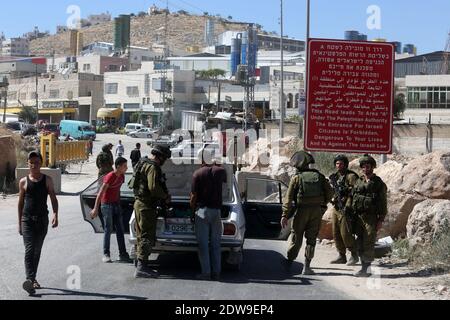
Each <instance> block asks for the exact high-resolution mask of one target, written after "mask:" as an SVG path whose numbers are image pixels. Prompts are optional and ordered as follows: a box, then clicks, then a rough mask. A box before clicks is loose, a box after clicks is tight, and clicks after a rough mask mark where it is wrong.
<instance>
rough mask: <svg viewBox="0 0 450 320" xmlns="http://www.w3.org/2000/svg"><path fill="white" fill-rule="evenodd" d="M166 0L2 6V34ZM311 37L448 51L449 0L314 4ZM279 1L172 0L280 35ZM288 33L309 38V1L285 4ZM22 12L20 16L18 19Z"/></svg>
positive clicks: (45, 0) (24, 1) (175, 6)
mask: <svg viewBox="0 0 450 320" xmlns="http://www.w3.org/2000/svg"><path fill="white" fill-rule="evenodd" d="M153 3H155V4H156V5H157V6H165V3H166V1H165V0H150V1H144V0H128V1H124V0H114V1H113V0H57V1H54V0H52V1H50V0H39V1H36V0H16V1H2V8H1V11H0V32H1V31H3V32H5V34H6V36H7V37H12V36H20V35H22V34H23V33H24V32H27V31H31V30H32V29H33V28H34V26H38V27H39V28H40V29H41V30H49V31H51V32H52V33H54V32H55V28H56V25H57V24H62V25H65V24H66V21H67V19H68V18H69V14H67V13H66V11H67V8H68V7H69V6H70V5H78V6H79V7H80V9H81V16H82V17H86V16H87V15H89V14H92V13H100V12H106V11H109V12H111V13H112V14H113V16H116V15H119V14H121V13H132V12H133V13H137V12H139V11H147V8H148V7H149V6H151V5H152V4H153ZM311 3H312V7H311V37H316V38H334V39H341V38H343V35H344V31H345V30H358V31H360V32H362V33H365V34H367V35H368V36H369V39H372V38H378V37H379V38H387V39H388V40H390V41H400V42H402V43H403V44H406V43H414V44H415V45H416V46H417V47H418V51H419V53H427V52H430V51H437V50H443V49H444V47H445V43H446V39H447V33H448V31H449V30H450V1H448V0H427V1H417V0H369V1H367V0H339V1H332V0H311ZM279 4H280V1H279V0H226V1H224V0H219V1H217V0H169V8H170V10H171V11H178V10H181V9H183V10H186V11H189V12H192V13H198V14H201V13H202V12H204V11H206V12H209V13H210V14H214V15H215V14H221V15H222V16H223V17H227V16H232V17H233V18H234V19H236V20H239V21H246V22H255V23H258V24H261V25H262V26H264V28H265V29H266V30H267V31H279V29H280V28H279V24H278V21H279V11H280V10H279ZM370 5H377V6H379V8H380V10H381V29H380V30H368V28H367V24H366V21H367V19H368V18H369V15H368V14H367V13H366V11H367V8H368V7H369V6H370ZM284 6H285V34H287V35H288V36H290V37H296V38H300V39H304V38H305V34H306V31H305V30H306V26H305V25H306V22H305V20H306V18H305V17H306V15H305V7H306V0H284ZM19 13H20V14H19Z"/></svg>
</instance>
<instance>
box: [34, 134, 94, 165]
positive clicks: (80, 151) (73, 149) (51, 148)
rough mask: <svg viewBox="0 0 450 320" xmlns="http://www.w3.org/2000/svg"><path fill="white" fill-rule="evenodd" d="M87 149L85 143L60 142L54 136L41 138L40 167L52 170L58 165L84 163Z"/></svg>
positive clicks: (86, 158) (86, 143)
mask: <svg viewBox="0 0 450 320" xmlns="http://www.w3.org/2000/svg"><path fill="white" fill-rule="evenodd" d="M87 148H88V142H87V141H71V142H60V141H58V140H57V139H56V137H55V135H54V134H49V135H46V136H41V154H42V157H43V165H42V166H43V167H48V168H54V167H56V166H57V165H60V164H69V163H72V162H80V161H86V160H88V159H89V155H88V153H87Z"/></svg>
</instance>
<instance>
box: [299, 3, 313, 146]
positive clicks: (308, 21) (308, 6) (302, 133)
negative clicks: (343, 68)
mask: <svg viewBox="0 0 450 320" xmlns="http://www.w3.org/2000/svg"><path fill="white" fill-rule="evenodd" d="M310 28H311V0H306V46H305V50H306V51H305V60H306V61H305V62H306V64H305V65H306V69H305V79H304V83H305V108H308V76H309V74H308V68H309V62H308V59H309V54H308V51H309V37H310V32H311V29H310ZM298 107H299V108H300V103H299V105H298ZM299 126H301V127H300V130H299V131H300V138H302V139H304V138H305V127H306V126H305V115H303V119H302V120H301V121H299Z"/></svg>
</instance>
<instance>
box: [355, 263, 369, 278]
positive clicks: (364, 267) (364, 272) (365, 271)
mask: <svg viewBox="0 0 450 320" xmlns="http://www.w3.org/2000/svg"><path fill="white" fill-rule="evenodd" d="M370 266H371V264H370V263H364V262H363V263H362V269H361V270H360V271H358V272H357V273H356V274H355V277H358V278H369V277H370V276H371V274H370V273H369V272H368V270H369V268H370Z"/></svg>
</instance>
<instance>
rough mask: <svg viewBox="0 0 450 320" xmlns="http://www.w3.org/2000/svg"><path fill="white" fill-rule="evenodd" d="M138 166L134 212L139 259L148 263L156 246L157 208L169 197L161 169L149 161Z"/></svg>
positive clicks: (146, 160)
mask: <svg viewBox="0 0 450 320" xmlns="http://www.w3.org/2000/svg"><path fill="white" fill-rule="evenodd" d="M141 161H142V163H141V164H138V165H137V172H136V176H139V183H138V187H137V188H136V189H135V190H134V192H135V200H136V201H135V203H134V211H135V215H136V229H137V230H136V231H137V232H136V233H137V257H138V259H139V260H142V261H147V260H148V257H149V256H150V254H151V251H152V247H154V246H155V240H156V239H155V237H156V224H157V218H158V213H157V207H158V206H159V205H161V203H164V202H165V201H166V200H167V198H168V197H169V193H168V190H167V186H166V182H165V177H164V175H163V173H162V170H161V167H160V166H159V165H157V164H156V163H155V162H153V161H151V160H149V159H143V160H141Z"/></svg>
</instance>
